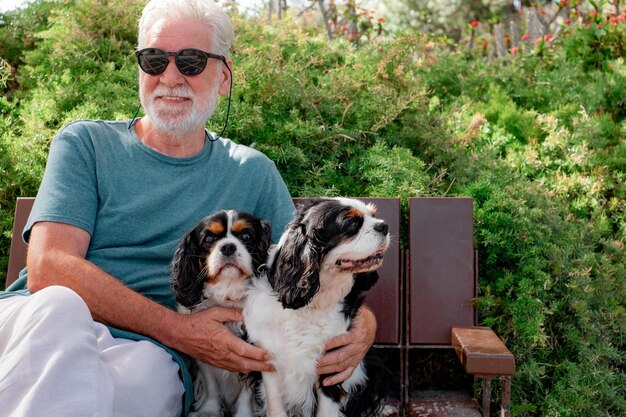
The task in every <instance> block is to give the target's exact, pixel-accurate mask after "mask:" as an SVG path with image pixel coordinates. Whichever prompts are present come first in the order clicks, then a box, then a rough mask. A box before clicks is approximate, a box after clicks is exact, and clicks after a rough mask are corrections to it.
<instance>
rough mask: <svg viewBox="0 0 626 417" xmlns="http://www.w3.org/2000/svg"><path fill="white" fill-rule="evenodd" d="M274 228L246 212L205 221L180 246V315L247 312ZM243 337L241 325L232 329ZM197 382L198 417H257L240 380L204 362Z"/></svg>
mask: <svg viewBox="0 0 626 417" xmlns="http://www.w3.org/2000/svg"><path fill="white" fill-rule="evenodd" d="M271 236H272V233H271V227H270V224H269V223H268V222H267V221H265V220H262V219H260V218H258V217H255V216H253V215H251V214H248V213H245V212H241V211H234V210H229V211H219V212H217V213H215V214H213V215H211V216H208V217H205V218H204V219H202V220H201V221H200V222H199V223H198V224H197V225H196V226H195V227H194V228H193V229H192V230H191V231H189V232H188V233H187V234H186V235H185V236H184V237H183V238H182V239H181V241H180V242H179V244H178V247H177V249H176V252H175V254H174V258H173V261H172V273H171V281H172V287H173V289H174V293H175V295H176V302H177V304H178V311H179V312H181V313H187V314H189V313H193V312H194V311H200V310H204V309H207V308H209V307H212V306H224V307H238V308H242V307H243V304H244V298H245V295H246V289H247V287H248V283H249V281H250V278H251V277H252V276H254V275H255V274H256V273H257V270H258V269H259V267H261V265H264V264H265V263H266V260H267V254H268V249H269V247H270V244H271ZM230 328H231V330H232V331H233V333H235V334H236V335H238V336H241V335H242V330H241V325H240V324H236V323H232V325H231V326H230ZM197 364H198V374H197V376H196V377H195V378H194V391H195V397H196V401H195V403H194V407H193V408H194V412H193V413H191V414H190V415H191V416H195V417H208V416H211V417H218V416H223V415H232V416H235V417H250V416H252V415H253V414H254V411H253V408H252V406H253V404H254V402H253V398H252V394H251V392H250V390H249V389H247V387H245V383H244V382H243V381H240V379H239V374H238V373H236V372H229V371H226V370H223V369H220V368H216V367H213V366H211V365H209V364H206V363H202V362H198V363H197Z"/></svg>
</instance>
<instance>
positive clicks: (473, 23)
mask: <svg viewBox="0 0 626 417" xmlns="http://www.w3.org/2000/svg"><path fill="white" fill-rule="evenodd" d="M469 25H470V26H471V27H473V28H475V27H477V26H478V25H480V22H479V21H477V20H472V21H471V22H469Z"/></svg>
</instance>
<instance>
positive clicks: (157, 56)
mask: <svg viewBox="0 0 626 417" xmlns="http://www.w3.org/2000/svg"><path fill="white" fill-rule="evenodd" d="M135 56H136V57H137V62H138V63H139V68H141V70H142V71H143V72H145V73H146V74H149V75H159V74H163V73H164V72H165V69H166V68H167V66H168V64H169V63H170V60H169V57H171V56H173V57H174V63H175V64H176V68H178V71H180V73H181V74H183V75H185V76H188V77H189V76H194V75H198V74H200V73H201V72H202V71H204V69H205V68H206V64H207V61H208V60H209V58H213V59H218V60H220V61H222V62H223V63H224V64H225V65H226V67H227V68H228V63H227V62H226V58H225V57H224V56H222V55H217V54H212V53H210V52H204V51H201V50H199V49H194V48H185V49H181V50H180V51H178V52H165V51H164V50H162V49H157V48H145V49H140V50H139V51H136V52H135ZM228 69H229V70H230V68H228Z"/></svg>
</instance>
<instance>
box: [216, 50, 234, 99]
mask: <svg viewBox="0 0 626 417" xmlns="http://www.w3.org/2000/svg"><path fill="white" fill-rule="evenodd" d="M226 62H227V64H228V68H230V71H228V68H226V65H224V63H222V76H223V77H224V78H223V80H222V82H221V84H220V88H219V90H218V92H219V93H220V95H221V96H227V95H228V94H230V82H231V78H232V73H231V71H232V70H233V61H231V60H230V59H228V58H227V59H226Z"/></svg>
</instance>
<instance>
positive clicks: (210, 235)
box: [202, 233, 217, 246]
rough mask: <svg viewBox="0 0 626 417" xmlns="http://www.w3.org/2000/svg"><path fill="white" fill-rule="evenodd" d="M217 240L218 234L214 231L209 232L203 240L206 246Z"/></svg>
mask: <svg viewBox="0 0 626 417" xmlns="http://www.w3.org/2000/svg"><path fill="white" fill-rule="evenodd" d="M216 240H217V236H216V235H214V234H213V233H207V234H206V235H205V236H204V240H203V241H202V244H203V245H205V246H210V245H212V244H213V242H215V241H216Z"/></svg>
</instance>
